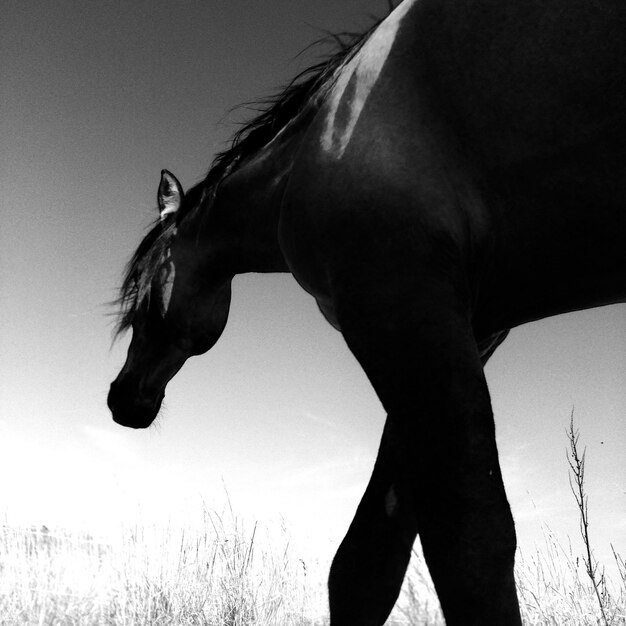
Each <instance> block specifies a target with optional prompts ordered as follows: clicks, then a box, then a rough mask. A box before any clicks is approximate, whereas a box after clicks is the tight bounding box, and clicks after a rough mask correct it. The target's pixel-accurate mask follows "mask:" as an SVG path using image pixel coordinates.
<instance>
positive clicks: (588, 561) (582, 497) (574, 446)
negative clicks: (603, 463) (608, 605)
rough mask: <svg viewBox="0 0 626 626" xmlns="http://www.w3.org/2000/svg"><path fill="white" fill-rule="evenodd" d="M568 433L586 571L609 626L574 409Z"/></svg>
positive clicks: (571, 481) (570, 481) (602, 578)
mask: <svg viewBox="0 0 626 626" xmlns="http://www.w3.org/2000/svg"><path fill="white" fill-rule="evenodd" d="M566 433H567V438H568V440H569V450H568V454H567V462H568V464H569V466H570V470H571V473H570V475H569V486H570V489H571V490H572V493H573V494H574V498H575V500H576V505H577V506H578V511H579V512H580V534H581V535H582V538H583V543H584V544H585V551H586V554H585V555H584V556H583V560H584V563H585V569H586V570H587V576H589V579H590V580H591V584H592V585H593V588H594V590H595V592H596V597H597V598H598V604H599V605H600V612H601V613H602V619H603V621H604V624H605V626H609V621H608V620H607V617H606V613H605V610H604V601H603V596H604V595H605V593H602V594H601V593H600V588H601V587H604V584H603V583H604V574H601V575H600V580H598V579H597V571H598V563H597V562H596V560H595V558H594V557H593V553H592V551H591V542H590V541H589V509H588V501H589V499H588V497H587V493H586V492H585V453H586V451H587V449H586V448H585V449H584V450H583V453H582V455H580V454H579V452H578V438H579V436H580V433H579V430H578V429H575V428H574V409H572V414H571V416H570V422H569V429H568V430H567V431H566Z"/></svg>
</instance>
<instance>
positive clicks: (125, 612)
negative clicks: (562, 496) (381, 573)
mask: <svg viewBox="0 0 626 626" xmlns="http://www.w3.org/2000/svg"><path fill="white" fill-rule="evenodd" d="M207 522H208V524H207V527H206V529H205V530H204V531H193V530H180V529H173V528H165V529H156V528H137V527H135V528H126V529H120V532H119V534H118V536H117V537H115V538H110V537H109V538H107V539H102V538H100V539H98V538H96V537H92V536H90V535H88V534H85V533H79V532H65V531H63V530H55V531H49V530H47V529H38V530H34V529H27V528H15V527H7V526H5V527H3V528H2V529H1V530H0V564H1V565H0V624H1V625H2V626H35V625H41V626H57V625H58V626H61V625H62V626H66V625H68V626H74V625H75V626H104V625H107V626H108V625H111V626H113V625H115V626H144V625H145V626H148V625H150V626H165V625H168V626H169V625H172V626H173V625H176V626H322V625H325V624H327V623H328V618H327V609H326V595H325V594H326V590H325V577H326V572H327V564H320V563H313V562H304V561H302V560H300V559H298V558H297V555H295V554H293V553H292V551H291V549H290V546H289V539H288V535H287V532H286V530H285V529H284V528H279V529H273V530H272V531H271V532H270V531H268V530H267V529H266V530H262V529H260V528H259V526H258V525H257V526H252V527H247V528H245V527H244V526H243V524H242V522H241V521H240V520H237V519H236V518H233V519H229V520H228V523H226V522H225V521H224V520H223V519H222V518H221V517H219V516H217V515H208V514H207ZM618 563H619V564H620V567H621V569H620V570H619V571H620V573H621V580H620V581H617V582H615V583H614V584H613V585H611V584H610V583H609V582H607V581H606V580H605V579H603V582H602V585H601V586H600V588H599V589H600V594H601V596H602V597H603V601H604V611H605V613H606V619H607V623H608V624H611V625H614V626H618V625H620V626H623V625H626V567H624V561H623V560H622V559H619V557H618ZM517 579H518V589H519V595H520V604H521V606H522V612H523V615H524V623H525V624H528V625H533V626H534V625H544V624H545V625H558V626H569V625H571V626H574V625H575V626H585V625H592V624H593V625H594V626H595V625H597V624H603V623H604V622H603V621H602V617H601V613H600V611H599V609H598V604H597V599H596V591H595V588H594V586H593V584H592V583H591V581H590V580H589V577H588V576H587V573H586V566H585V563H584V559H583V558H582V557H577V556H575V555H574V554H573V553H572V550H571V547H568V548H567V549H564V548H563V547H562V546H561V545H560V544H559V543H558V542H557V541H556V539H555V538H554V537H553V536H552V535H551V534H550V533H549V532H548V531H547V532H546V546H545V548H544V549H543V550H541V551H537V552H536V553H535V554H532V555H525V554H523V553H522V554H520V555H518V566H517ZM388 623H389V624H390V625H392V624H393V625H394V626H400V625H403V624H431V625H435V624H443V619H442V617H441V613H440V610H439V604H438V602H437V599H436V596H435V594H434V590H433V587H432V583H431V581H430V578H429V576H428V574H427V572H426V568H425V565H424V562H423V559H422V557H421V554H420V553H419V552H418V551H417V550H416V551H415V553H414V558H413V560H412V563H411V565H410V568H409V575H408V576H407V580H406V581H405V585H404V588H403V591H402V595H401V598H400V601H399V602H398V606H397V607H396V609H395V611H394V613H393V615H392V617H391V618H390V620H389V622H388Z"/></svg>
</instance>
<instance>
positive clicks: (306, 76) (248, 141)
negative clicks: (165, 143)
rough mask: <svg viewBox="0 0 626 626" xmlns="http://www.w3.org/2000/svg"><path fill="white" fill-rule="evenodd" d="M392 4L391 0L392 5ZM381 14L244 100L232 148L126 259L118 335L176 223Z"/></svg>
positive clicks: (304, 103)
mask: <svg viewBox="0 0 626 626" xmlns="http://www.w3.org/2000/svg"><path fill="white" fill-rule="evenodd" d="M392 9H393V5H392V4H391V2H390V3H389V10H390V11H391V10H392ZM383 19H384V18H376V19H375V21H374V23H373V24H372V26H370V27H369V28H368V29H367V30H366V31H365V32H363V33H350V32H342V33H338V34H332V33H329V34H327V35H326V36H325V37H323V38H321V39H319V40H317V41H315V42H314V43H313V44H311V45H309V46H307V48H305V49H304V50H303V51H302V52H305V51H306V50H308V49H309V48H311V47H313V46H319V45H322V44H325V45H327V44H329V43H332V44H334V47H335V50H334V51H333V52H331V54H329V55H327V56H326V58H324V59H323V60H321V61H319V62H317V63H315V64H314V65H312V66H310V67H308V68H306V69H304V70H303V71H301V72H299V73H298V74H297V75H296V76H295V78H293V80H292V81H291V82H290V83H289V84H288V85H287V86H286V87H284V88H283V89H282V90H281V91H279V92H278V93H276V94H275V95H273V96H270V97H269V98H265V99H261V100H257V101H253V102H247V103H244V104H243V105H240V106H242V107H247V108H249V109H252V110H254V111H256V112H257V115H256V116H255V117H253V118H252V119H251V120H249V121H247V122H245V123H243V124H242V125H241V127H240V128H239V129H238V130H237V131H236V132H235V134H234V135H233V137H232V139H231V141H230V146H229V147H228V148H226V149H225V150H223V151H221V152H218V153H217V154H216V155H215V157H214V159H213V161H212V163H211V166H210V168H209V171H208V173H207V175H206V177H205V179H204V180H203V181H202V182H201V183H199V184H198V185H196V186H195V187H193V188H191V189H190V190H189V191H188V192H187V193H186V194H185V199H184V203H183V206H182V207H181V210H180V211H179V212H178V214H177V215H176V218H175V220H171V221H169V222H167V223H166V224H165V225H163V224H161V221H160V218H157V219H156V220H155V221H154V222H153V223H152V224H151V225H150V227H149V230H148V232H147V234H146V235H145V237H144V238H143V240H142V241H141V243H140V244H139V246H138V247H137V250H135V253H134V254H133V256H132V258H131V259H130V261H129V262H128V264H127V266H126V269H125V271H124V278H123V281H122V286H121V288H120V292H119V297H118V298H117V300H115V301H114V303H113V304H114V305H115V306H116V307H117V308H118V320H117V324H116V327H115V331H114V335H115V337H118V336H119V335H121V334H123V333H124V332H125V331H126V330H128V329H129V328H130V327H131V325H132V323H133V320H134V319H135V317H136V315H137V314H138V312H139V311H140V310H144V309H145V308H146V307H147V306H148V305H149V302H150V294H151V291H152V288H153V286H154V284H155V278H156V277H157V276H158V275H159V271H160V269H161V267H162V265H163V258H164V255H165V254H166V252H167V249H168V248H169V245H170V242H171V240H172V237H173V236H174V234H175V232H176V224H177V223H179V222H180V220H181V219H184V217H185V216H186V215H188V214H189V213H190V212H191V211H192V210H194V209H199V208H200V206H201V205H202V206H204V201H205V199H207V198H209V199H212V198H214V197H215V194H216V193H217V190H218V188H219V185H220V182H221V181H222V180H224V179H225V178H226V177H227V176H228V175H229V174H230V173H232V172H233V171H234V170H235V169H236V168H237V166H238V165H239V164H240V163H242V162H243V161H244V160H245V159H247V158H248V157H250V156H253V155H254V154H257V153H258V152H259V151H260V150H262V149H263V148H264V147H265V146H266V145H267V144H268V143H269V142H270V141H272V139H274V137H276V135H277V134H278V133H279V132H280V131H281V130H283V129H284V128H285V127H286V126H287V125H288V124H289V123H290V122H292V121H293V120H295V119H296V118H298V117H299V116H300V115H301V114H302V113H303V112H304V111H305V110H307V108H309V107H311V105H312V104H313V103H315V102H317V101H319V100H320V99H321V98H323V96H324V95H325V94H326V93H327V92H328V90H329V89H330V88H331V87H332V86H333V84H334V82H335V77H336V74H337V70H338V69H340V68H341V67H342V66H343V65H344V64H345V63H347V62H348V61H349V60H350V59H351V58H352V57H353V56H354V55H355V54H356V53H357V52H358V51H359V50H360V49H361V47H362V46H363V44H364V43H365V42H366V41H367V39H368V37H369V36H370V35H371V33H372V32H373V31H374V30H375V29H376V27H377V26H378V25H379V24H380V23H381V22H382V20H383ZM302 52H301V53H300V54H302ZM236 108H239V107H236Z"/></svg>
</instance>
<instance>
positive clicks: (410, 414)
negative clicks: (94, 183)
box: [108, 0, 626, 626]
mask: <svg viewBox="0 0 626 626" xmlns="http://www.w3.org/2000/svg"><path fill="white" fill-rule="evenodd" d="M158 204H159V208H160V222H159V223H157V224H156V225H155V226H154V227H153V228H152V230H151V231H150V232H149V233H148V235H147V236H146V238H145V239H144V240H143V242H142V243H141V245H140V246H139V248H138V250H137V251H136V253H135V255H134V257H133V259H132V260H131V262H130V264H129V267H128V270H127V274H126V278H125V281H124V284H123V286H122V292H121V318H120V326H119V328H120V330H125V329H127V328H130V327H132V331H133V335H132V340H131V343H130V347H129V350H128V358H127V361H126V364H125V365H124V367H123V369H122V371H121V372H120V374H119V376H118V377H117V379H116V380H115V382H114V383H113V384H112V385H111V390H110V394H109V399H108V401H109V406H110V408H111V410H112V412H113V417H114V419H115V421H116V422H118V423H119V424H123V425H125V426H131V427H134V428H144V427H147V426H148V425H149V424H150V423H151V422H152V420H153V419H154V417H155V416H156V414H157V412H158V410H159V407H160V404H161V401H162V399H163V396H164V389H165V386H166V384H167V382H168V381H169V380H170V379H171V378H172V377H173V376H174V374H175V373H176V372H177V371H178V370H179V369H180V367H181V366H182V365H183V363H184V362H185V360H186V359H187V358H188V357H189V356H191V355H194V354H201V353H203V352H205V351H207V350H208V349H209V348H211V347H212V346H213V345H214V344H215V342H216V341H217V339H218V338H219V336H220V334H221V332H222V330H223V329H224V326H225V324H226V319H227V316H228V310H229V304H230V284H231V280H232V278H233V276H234V275H235V274H240V273H243V272H291V273H293V275H294V276H295V278H296V279H297V281H298V282H299V283H300V285H302V287H303V288H304V289H306V291H308V292H309V293H310V294H312V295H313V296H314V297H315V298H316V300H317V302H318V304H319V306H320V308H321V310H322V312H323V314H324V315H325V316H326V318H327V319H328V321H329V322H330V323H331V324H333V326H335V327H336V328H338V329H339V330H340V331H341V332H342V334H343V336H344V337H345V340H346V342H347V343H348V346H349V347H350V349H351V350H352V352H353V353H354V354H355V356H356V358H357V359H358V361H359V363H360V364H361V366H362V367H363V369H364V370H365V372H366V374H367V376H368V377H369V380H370V381H371V383H372V385H373V387H374V388H375V390H376V393H377V394H378V397H379V398H380V400H381V402H382V404H383V406H384V408H385V410H386V412H387V421H386V424H385V428H384V432H383V435H382V441H381V444H380V450H379V453H378V458H377V460H376V463H375V467H374V470H373V474H372V477H371V480H370V482H369V484H368V487H367V489H366V491H365V494H364V495H363V499H362V501H361V503H360V504H359V507H358V509H357V512H356V515H355V517H354V521H353V522H352V524H351V526H350V528H349V530H348V533H347V535H346V537H345V539H344V541H343V542H342V544H341V547H340V548H339V551H338V552H337V555H336V557H335V559H334V562H333V565H332V568H331V573H330V580H329V593H330V613H331V623H332V625H333V626H352V625H359V626H365V625H370V626H380V625H381V624H383V622H384V621H385V619H386V617H387V615H388V614H389V612H390V610H391V608H392V607H393V604H394V602H395V601H396V599H397V596H398V593H399V589H400V586H401V583H402V580H403V576H404V573H405V570H406V566H407V563H408V560H409V555H410V553H411V547H412V545H413V542H414V540H415V538H416V536H417V534H418V533H419V536H420V539H421V543H422V546H423V549H424V554H425V558H426V561H427V563H428V567H429V569H430V572H431V574H432V578H433V580H434V583H435V587H436V590H437V593H438V595H439V599H440V601H441V606H442V609H443V612H444V615H445V618H446V620H447V623H448V624H450V625H453V624H464V625H466V624H480V625H481V626H485V625H488V624H499V625H503V624H504V625H514V624H521V620H520V614H519V608H518V603H517V597H516V591H515V582H514V576H513V560H514V552H515V531H514V526H513V520H512V517H511V513H510V509H509V506H508V503H507V499H506V495H505V492H504V487H503V484H502V477H501V473H500V467H499V463H498V453H497V450H496V442H495V437H494V422H493V415H492V410H491V405H490V399H489V393H488V390H487V385H486V383H485V377H484V374H483V365H484V364H485V362H486V361H487V359H488V358H489V356H490V355H491V354H492V353H493V351H494V350H495V349H496V347H497V346H498V345H499V343H500V342H502V341H503V340H504V338H505V336H506V334H507V332H508V330H509V329H510V328H512V327H514V326H517V325H519V324H523V323H525V322H528V321H530V320H537V319H539V318H543V317H546V316H550V315H555V314H558V313H564V312H566V311H573V310H576V309H584V308H589V307H595V306H600V305H605V304H609V303H615V302H623V301H624V300H625V296H626V253H625V244H624V242H625V241H626V3H624V2H623V0H405V1H404V2H403V3H402V4H400V5H399V6H398V7H397V8H396V9H395V10H394V11H393V12H392V13H391V14H390V15H389V16H388V17H387V18H386V19H384V20H382V21H381V22H380V23H379V24H377V25H376V26H375V27H374V28H372V29H371V30H370V31H369V32H368V33H366V34H364V35H362V36H360V37H358V38H357V39H356V40H354V41H353V42H352V43H351V44H350V45H349V46H345V47H344V48H343V49H342V50H340V51H339V52H338V53H337V54H336V55H334V56H332V58H330V59H328V60H327V61H326V62H325V63H322V64H319V65H317V66H315V67H314V68H311V70H310V71H308V72H305V73H304V75H301V76H299V77H298V79H297V80H296V81H295V82H294V83H292V85H291V86H290V87H288V88H287V89H286V90H285V91H284V92H283V93H282V94H280V96H279V97H277V98H276V99H275V100H273V101H272V102H271V103H269V104H268V106H267V109H266V110H265V112H263V113H262V114H261V115H260V116H259V117H257V118H256V119H255V120H253V121H252V122H251V123H249V124H248V125H247V126H245V127H244V128H242V129H241V131H240V132H239V133H238V134H237V135H236V137H235V139H234V141H233V145H232V147H231V148H230V149H228V150H227V151H225V152H223V153H221V154H219V155H218V156H217V158H216V159H215V161H214V163H213V165H212V167H211V169H210V171H209V173H208V175H207V177H206V179H205V180H203V181H202V182H201V183H200V184H198V185H196V186H195V187H193V188H192V189H191V190H190V191H189V192H188V193H187V194H184V193H183V190H182V188H181V186H180V184H179V183H178V181H177V180H176V178H175V177H174V176H173V175H172V174H170V173H169V172H167V171H163V173H162V176H161V182H160V185H159V190H158Z"/></svg>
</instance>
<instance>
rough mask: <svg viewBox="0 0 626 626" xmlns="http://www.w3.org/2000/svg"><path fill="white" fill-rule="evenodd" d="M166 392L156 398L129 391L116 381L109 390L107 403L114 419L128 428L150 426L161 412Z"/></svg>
mask: <svg viewBox="0 0 626 626" xmlns="http://www.w3.org/2000/svg"><path fill="white" fill-rule="evenodd" d="M164 397H165V392H163V391H162V392H161V393H160V394H159V395H157V397H156V398H147V397H142V396H140V395H139V394H137V393H129V391H128V390H126V389H125V388H124V386H123V385H121V384H120V383H117V382H114V383H113V384H112V385H111V389H110V390H109V395H108V398H107V404H108V405H109V409H110V410H111V413H112V415H113V421H114V422H115V423H116V424H119V425H120V426H126V427H127V428H148V426H150V425H151V424H152V422H153V421H154V420H155V418H156V416H157V415H158V414H159V410H160V408H161V403H162V402H163V398H164Z"/></svg>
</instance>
